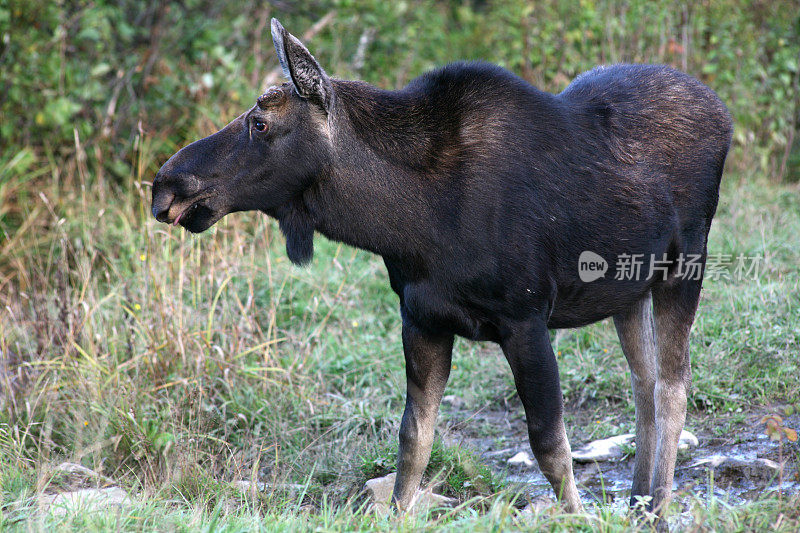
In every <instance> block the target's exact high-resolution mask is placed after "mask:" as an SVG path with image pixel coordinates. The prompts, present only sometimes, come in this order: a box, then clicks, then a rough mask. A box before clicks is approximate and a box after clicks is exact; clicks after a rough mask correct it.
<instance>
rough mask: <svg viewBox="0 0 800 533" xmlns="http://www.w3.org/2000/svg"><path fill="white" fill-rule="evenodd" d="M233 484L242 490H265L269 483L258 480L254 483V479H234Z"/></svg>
mask: <svg viewBox="0 0 800 533" xmlns="http://www.w3.org/2000/svg"><path fill="white" fill-rule="evenodd" d="M232 485H233V487H234V488H236V489H239V490H240V491H242V492H250V491H251V490H253V489H255V490H256V492H263V491H264V489H266V488H267V484H266V483H264V482H263V481H256V482H255V483H253V482H252V481H247V480H244V479H240V480H238V481H234V482H233V483H232Z"/></svg>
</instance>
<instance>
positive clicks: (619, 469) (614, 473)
mask: <svg viewBox="0 0 800 533" xmlns="http://www.w3.org/2000/svg"><path fill="white" fill-rule="evenodd" d="M518 403H519V402H518V401H517V405H515V404H514V402H513V401H510V402H508V403H507V404H506V405H505V406H503V407H502V408H499V409H493V410H492V409H483V410H479V411H477V412H476V411H475V410H470V409H465V408H464V407H463V405H461V402H460V401H459V400H458V399H457V398H454V397H447V398H445V402H444V403H443V408H442V414H443V417H442V418H443V419H444V420H445V421H446V422H445V424H446V425H447V426H448V430H446V431H445V439H446V440H449V441H450V442H455V443H459V444H461V445H462V446H463V445H466V446H468V447H470V448H471V449H472V450H474V451H475V452H476V453H477V454H478V455H479V456H480V457H481V458H482V459H483V460H484V461H485V462H486V464H487V465H489V466H490V467H491V468H492V470H493V471H494V473H495V474H497V475H498V476H501V477H502V478H505V479H506V480H507V481H508V482H509V483H510V484H512V485H519V488H520V489H521V490H522V491H523V492H524V493H525V494H527V495H528V497H529V498H530V500H531V501H532V502H539V503H545V502H547V501H553V493H552V490H551V489H550V486H549V485H548V483H547V481H546V480H545V478H544V476H543V475H542V473H541V472H540V471H539V468H538V466H536V464H535V461H534V464H533V465H532V466H525V465H510V464H509V462H508V459H509V458H511V457H513V456H514V455H516V454H517V453H518V452H520V451H524V452H527V453H528V454H530V448H529V446H528V437H527V430H526V427H525V419H524V414H523V410H522V407H521V405H518ZM565 410H566V412H567V425H568V426H569V427H568V433H569V434H570V443H571V446H572V449H573V450H575V449H577V448H578V447H580V446H583V445H584V444H587V443H588V442H590V441H591V440H594V439H593V438H589V437H588V436H589V434H590V431H589V429H591V424H592V423H593V422H592V421H593V420H594V419H595V418H596V417H597V409H596V408H595V409H593V408H592V406H591V405H586V404H584V405H582V406H581V407H576V406H569V405H567V406H566V408H565ZM781 412H783V411H782V407H780V406H776V407H775V408H774V409H770V410H767V409H754V410H753V411H752V412H747V413H743V415H744V416H742V413H739V414H737V416H736V421H737V422H731V420H729V419H726V418H724V417H711V416H709V417H705V418H700V417H697V416H692V415H690V416H689V418H688V419H687V427H688V428H692V429H693V431H692V433H694V434H695V436H697V438H698V441H699V445H698V446H697V447H696V448H692V449H689V450H683V451H681V452H679V456H678V463H677V466H676V470H675V483H674V486H673V487H674V489H675V490H676V491H677V492H676V498H675V499H676V501H678V502H681V501H684V502H686V501H688V500H689V499H690V498H691V497H700V498H705V497H707V495H708V494H709V493H710V492H709V491H710V489H711V488H712V487H713V493H714V494H715V495H716V496H717V497H718V498H721V499H722V500H723V501H725V502H728V503H730V504H731V505H736V504H741V503H743V502H745V501H751V500H754V499H757V498H759V497H760V496H762V495H764V494H765V493H768V492H775V491H777V490H778V488H779V486H780V487H781V488H782V491H783V493H784V494H796V493H798V492H800V474H799V473H798V458H799V457H800V446H798V443H790V442H788V441H787V440H786V439H784V440H783V442H782V444H780V443H778V442H775V441H772V440H770V438H769V437H768V436H767V434H766V433H765V426H764V424H763V423H760V420H761V418H762V417H763V416H764V415H765V414H773V413H781ZM620 418H621V419H627V418H630V421H629V422H630V423H631V424H629V427H630V426H632V422H633V416H632V415H628V414H626V413H623V414H621V415H620ZM783 421H784V426H785V427H789V428H794V429H798V428H800V415H799V414H794V415H792V416H784V417H783ZM487 427H492V428H496V429H498V431H493V432H492V435H491V436H487V434H486V432H485V428H487ZM715 428H724V429H717V430H716V431H715ZM621 433H622V432H621ZM720 434H721V435H720ZM607 436H611V435H607ZM633 462H634V461H633V454H630V455H626V456H624V457H623V458H621V459H619V460H614V461H603V462H599V463H592V464H580V463H577V462H575V463H574V469H575V478H576V481H577V484H578V489H579V491H580V493H581V497H582V499H583V501H584V502H585V503H588V502H592V501H596V502H605V503H608V504H611V505H612V506H623V505H627V504H628V500H629V498H630V485H631V479H632V471H633ZM780 464H783V468H782V469H781V468H777V466H778V465H780ZM781 470H782V471H781ZM773 495H774V494H773Z"/></svg>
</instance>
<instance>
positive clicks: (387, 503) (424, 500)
mask: <svg viewBox="0 0 800 533" xmlns="http://www.w3.org/2000/svg"><path fill="white" fill-rule="evenodd" d="M395 477H397V474H396V473H395V472H393V473H391V474H389V475H388V476H384V477H379V478H375V479H370V480H369V481H367V482H366V483H365V484H364V489H363V492H364V493H365V494H366V495H367V497H368V498H369V499H370V502H371V503H372V506H373V509H374V510H375V511H376V512H377V513H379V514H385V513H387V512H389V509H390V508H391V503H392V490H394V480H395ZM457 504H458V500H456V499H454V498H448V497H447V496H442V495H441V494H435V493H434V492H433V491H432V490H431V489H425V490H421V489H417V492H416V494H415V495H414V498H413V499H412V500H411V507H410V509H411V510H413V511H426V510H428V509H432V508H434V507H454V506H455V505H457Z"/></svg>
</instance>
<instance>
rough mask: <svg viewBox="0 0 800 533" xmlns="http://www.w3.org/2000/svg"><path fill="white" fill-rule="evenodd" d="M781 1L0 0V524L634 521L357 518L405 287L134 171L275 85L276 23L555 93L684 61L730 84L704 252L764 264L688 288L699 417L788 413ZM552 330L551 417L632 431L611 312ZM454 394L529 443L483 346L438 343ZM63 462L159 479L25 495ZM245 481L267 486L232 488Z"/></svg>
mask: <svg viewBox="0 0 800 533" xmlns="http://www.w3.org/2000/svg"><path fill="white" fill-rule="evenodd" d="M793 4H794V2H792V1H791V0H777V1H775V2H748V1H745V0H730V1H724V2H723V1H718V0H710V1H707V2H701V3H696V4H694V5H692V6H691V7H686V8H684V7H683V6H682V5H680V3H663V2H647V1H644V0H631V1H628V2H612V1H605V0H596V1H590V0H581V1H572V2H556V1H555V0H545V1H542V2H535V3H534V2H528V1H523V0H504V1H500V0H497V1H488V2H485V1H478V0H475V1H463V2H456V1H445V0H437V1H435V0H422V1H419V2H411V1H401V2H385V1H377V0H316V1H313V2H309V3H303V5H300V3H293V2H283V1H280V2H278V1H276V2H272V3H270V2H263V1H255V0H248V1H245V2H241V3H227V2H212V1H210V0H186V1H184V2H180V3H177V2H176V3H166V2H164V3H162V2H149V3H143V2H137V1H134V0H122V1H113V2H112V1H110V0H94V1H73V2H61V3H53V2H45V1H43V0H31V1H21V0H8V1H6V2H2V3H0V116H1V117H2V118H1V119H0V138H1V141H0V146H1V147H2V150H0V389H1V390H0V529H1V530H4V531H5V530H7V529H14V528H16V529H19V530H25V531H29V530H44V529H52V528H54V527H60V528H73V529H79V530H83V529H87V528H88V529H95V530H111V529H118V528H119V529H120V530H131V531H138V530H143V529H144V530H177V529H180V530H197V529H208V530H212V529H214V528H215V527H217V526H219V528H220V529H223V528H228V529H231V530H256V529H264V530H287V529H289V530H307V529H321V530H334V529H335V530H364V529H368V528H376V529H381V530H389V529H392V530H395V529H397V530H401V531H402V530H409V531H410V530H420V529H431V528H437V529H440V528H441V529H445V530H447V529H451V530H453V531H462V530H464V529H468V530H469V529H476V530H490V529H491V530H500V529H504V528H506V529H512V530H519V529H546V530H563V529H570V528H571V527H575V528H579V529H583V530H587V531H588V530H595V529H604V530H609V531H617V530H625V529H629V528H630V523H629V522H628V521H627V518H625V516H624V514H614V512H612V511H609V510H608V509H604V510H603V511H602V513H601V514H600V516H599V518H598V516H596V515H591V514H586V515H580V516H578V517H565V516H563V515H560V514H558V513H557V512H555V513H541V514H537V515H534V516H528V517H527V518H523V517H522V515H520V514H519V513H518V511H517V510H516V509H515V508H513V507H512V506H510V505H509V504H508V502H507V501H506V500H504V499H502V498H497V499H496V501H495V502H494V503H491V504H490V505H491V506H490V508H488V509H485V508H481V509H480V510H478V509H477V508H476V507H475V506H471V505H469V504H467V505H464V506H460V507H459V508H457V509H454V510H452V511H450V512H448V514H446V515H444V517H443V518H441V520H439V519H437V520H438V521H436V522H429V521H427V519H425V518H414V517H408V518H399V519H397V520H395V519H394V518H379V517H374V516H373V515H371V514H367V513H360V512H359V513H354V512H353V508H354V506H352V505H350V504H351V502H352V500H351V498H354V496H353V495H354V494H355V493H357V492H358V490H359V489H360V487H361V484H362V483H363V481H364V478H365V477H374V476H376V475H381V474H385V473H388V472H389V471H392V470H393V469H394V465H395V460H396V454H397V448H396V444H392V445H390V446H388V447H386V448H383V449H378V450H374V448H375V446H376V444H375V443H387V442H392V443H394V442H396V438H397V435H396V433H397V429H396V426H397V423H396V422H397V420H398V418H399V415H400V412H401V410H402V406H403V393H404V379H405V376H404V373H403V358H402V351H401V345H400V339H399V330H400V321H399V319H398V317H397V309H396V308H397V300H396V297H395V296H394V295H393V293H392V292H391V291H390V289H389V288H388V283H387V280H386V274H385V270H384V267H383V265H382V264H381V261H380V260H379V259H378V258H375V257H373V256H370V255H369V254H367V253H364V252H358V251H354V250H352V249H349V248H347V247H343V246H341V245H339V244H336V243H331V242H328V241H325V240H324V239H321V238H318V239H317V240H316V243H315V246H316V249H317V255H316V257H315V260H314V262H313V263H312V265H311V266H310V268H308V269H298V268H295V267H293V266H292V265H290V264H289V263H288V261H287V260H286V258H285V254H284V253H283V246H284V243H283V240H282V239H281V238H279V237H276V235H277V229H276V226H275V224H274V223H272V222H269V221H267V220H266V219H265V218H264V217H262V216H261V215H259V214H237V215H235V216H231V217H227V218H226V219H225V220H223V221H222V222H220V223H219V224H218V225H217V226H216V227H215V228H214V229H213V230H211V231H209V232H208V233H206V234H204V235H203V236H198V237H195V236H189V235H187V234H186V233H185V232H183V231H182V230H180V228H166V227H163V226H161V225H158V224H156V223H155V222H154V221H153V220H152V217H150V216H149V214H148V212H147V211H148V209H147V205H148V203H149V201H148V199H149V190H148V189H147V182H148V181H149V180H150V179H151V178H152V176H153V173H154V172H155V170H156V169H157V168H158V166H159V165H160V164H161V163H163V161H164V160H165V159H166V157H167V156H169V155H170V154H171V153H173V151H174V150H175V149H176V148H177V147H179V146H180V145H183V144H184V143H186V142H188V141H190V140H194V139H196V138H197V137H199V136H201V135H205V134H208V133H211V132H212V131H214V130H215V129H216V128H218V127H219V126H221V125H222V124H224V123H225V122H226V121H227V120H229V119H231V118H233V117H235V116H237V115H238V114H239V113H240V112H241V111H242V110H243V109H245V108H246V107H249V106H250V105H251V103H252V102H253V100H254V98H255V96H256V95H257V94H258V93H259V92H260V90H262V89H263V88H264V85H265V84H268V83H273V82H275V81H278V80H279V79H280V74H279V72H277V71H276V70H275V69H276V67H277V62H276V59H275V57H274V51H273V50H272V44H271V39H270V36H269V25H268V23H269V18H270V17H271V16H277V17H279V18H280V19H281V20H282V21H283V23H284V24H285V26H286V27H287V28H289V29H290V31H292V32H294V33H295V34H297V35H298V36H300V37H301V38H303V39H304V40H305V42H306V43H307V44H308V45H309V46H310V47H311V49H312V51H313V52H314V54H315V56H316V57H317V58H318V59H319V60H320V61H321V62H322V63H323V65H324V66H325V67H326V69H327V70H328V72H330V73H331V74H334V75H337V76H339V77H354V78H360V79H364V80H366V81H369V82H371V83H374V84H377V85H379V86H382V87H397V86H401V85H403V84H405V83H407V82H408V81H409V80H410V79H412V78H413V77H414V76H416V75H418V74H420V73H422V72H423V71H425V70H426V69H429V68H432V67H434V66H436V65H441V64H443V63H446V62H448V61H451V60H455V59H461V58H466V59H485V60H489V61H494V62H498V63H500V64H503V65H505V66H506V67H508V68H510V69H512V70H513V71H515V72H517V73H518V74H520V75H522V76H524V77H525V78H526V79H528V80H529V81H531V82H533V83H535V84H536V85H537V86H539V87H541V88H542V89H545V90H548V91H554V92H557V91H560V90H561V89H563V88H564V87H565V86H566V84H567V83H568V82H569V80H570V79H571V78H572V77H573V76H575V75H576V74H578V73H579V72H581V71H583V70H586V69H588V68H591V67H592V66H594V65H596V64H598V63H603V62H616V61H651V62H664V63H669V64H672V65H674V66H676V67H678V68H682V69H685V70H687V71H688V72H690V73H692V74H694V75H696V76H699V77H700V78H701V79H702V80H704V81H705V82H706V83H708V84H709V85H710V86H711V87H713V88H714V89H715V90H716V91H718V92H719V93H720V95H721V96H722V98H723V99H724V100H725V102H726V103H727V104H728V105H729V106H730V108H731V110H732V112H733V114H734V116H735V118H736V138H735V141H734V150H733V153H732V156H731V159H730V160H729V165H730V167H732V168H733V170H734V172H729V173H727V174H726V177H725V179H724V180H723V185H722V186H723V189H722V193H721V201H720V205H719V211H718V216H717V218H716V219H715V223H714V227H713V228H712V231H711V241H710V244H709V249H710V250H712V251H713V252H714V253H716V252H721V253H728V254H738V253H744V254H747V255H760V256H763V257H764V258H765V266H766V268H765V270H764V271H763V273H762V275H761V276H760V277H759V279H758V280H757V281H752V282H746V283H736V282H728V281H713V280H709V281H707V282H706V283H705V285H704V287H705V289H704V294H703V300H702V302H701V309H700V312H699V313H698V318H697V321H696V323H695V326H694V329H693V336H692V367H693V368H692V370H693V379H694V385H693V390H692V394H691V397H690V405H689V414H690V416H692V417H695V418H696V419H701V420H705V421H706V422H707V423H706V424H702V425H703V426H711V427H712V428H713V427H714V426H715V425H716V424H717V422H715V421H716V419H717V418H718V417H719V415H720V414H725V415H726V416H728V417H731V419H732V420H738V421H741V420H743V418H742V417H745V416H749V410H751V409H753V408H754V406H762V405H773V404H782V405H789V404H790V405H794V406H795V408H797V406H798V404H797V402H798V400H800V384H798V381H797V379H796V378H797V375H798V372H800V368H799V367H798V361H797V357H796V354H797V353H798V349H800V337H799V336H798V332H799V331H800V317H798V315H797V313H796V310H797V309H798V307H800V293H799V292H798V290H799V288H800V281H798V272H797V263H798V250H797V234H798V233H800V201H799V200H798V196H797V190H796V186H793V185H781V184H777V183H770V180H769V179H768V178H770V177H773V176H775V175H777V174H781V173H782V172H781V170H780V169H781V167H782V163H783V160H784V159H786V171H785V173H784V176H785V178H786V179H798V178H797V176H798V175H799V174H796V173H794V174H793V172H796V169H797V168H800V164H798V163H797V162H798V161H800V152H798V150H797V148H795V149H794V150H792V149H790V150H788V151H787V146H791V145H792V143H793V144H794V146H796V147H800V134H794V135H793V133H792V132H793V131H794V130H796V129H797V120H796V114H797V110H798V104H797V90H796V85H797V75H798V65H797V58H798V50H799V49H800V44H799V43H798V27H797V16H798V13H797V9H796V6H795V5H793ZM329 14H330V15H329ZM793 17H794V18H793ZM317 22H319V23H320V24H319V25H317V26H315V24H316V23H317ZM311 29H313V31H312V34H311V35H309V36H308V37H307V38H306V37H304V33H306V32H307V31H310V30H311ZM360 43H366V46H365V47H363V54H361V53H360V52H359V48H360V46H361V45H360ZM792 139H794V140H792ZM787 154H788V157H785V156H786V155H787ZM737 171H738V172H737ZM772 181H776V180H774V179H773V180H772ZM214 302H215V303H214ZM553 345H554V349H555V350H556V351H557V353H558V358H559V364H560V369H561V376H562V385H563V389H564V392H565V397H566V400H567V403H568V406H567V410H566V411H567V413H568V414H570V413H575V411H579V413H578V415H575V416H579V417H580V416H582V417H583V418H582V419H581V418H579V419H578V421H577V422H576V423H574V424H569V425H568V431H570V432H571V433H572V436H575V433H577V434H578V435H580V436H590V435H591V436H597V437H600V436H607V435H608V434H610V433H616V432H619V431H622V430H623V423H624V424H626V429H625V430H626V431H627V430H630V429H631V427H632V420H633V408H632V398H631V393H630V387H629V383H628V379H629V376H628V373H627V368H626V364H625V361H624V357H623V356H622V354H621V351H620V349H619V345H618V342H617V340H616V337H615V334H614V330H613V326H612V325H611V324H610V323H609V322H608V321H606V322H604V323H600V324H597V325H594V326H592V327H589V328H584V329H581V330H574V331H572V330H571V331H565V332H558V333H554V334H553ZM448 394H453V395H455V396H456V397H457V398H458V399H459V400H460V401H463V406H462V407H460V408H455V407H453V408H452V411H453V412H452V413H451V412H447V411H448V408H445V409H444V410H443V411H445V416H444V417H442V419H448V418H447V417H448V416H449V415H452V417H454V418H456V419H457V418H458V417H461V416H468V417H470V418H469V420H468V421H467V424H466V426H468V428H469V430H470V431H471V432H474V434H477V435H478V436H479V437H480V438H487V437H488V438H492V439H495V438H498V439H499V438H500V437H501V436H502V437H504V438H516V436H515V435H511V436H509V432H510V431H511V430H510V428H509V426H508V423H507V422H505V421H504V420H502V421H501V420H496V419H495V418H492V417H486V418H481V417H480V416H479V415H478V413H480V412H481V411H484V410H489V411H491V410H493V409H499V410H505V411H507V413H509V416H510V417H511V418H512V419H516V420H517V421H519V424H520V425H519V427H517V428H515V430H517V431H519V432H520V433H519V439H522V440H524V438H525V437H524V426H523V425H522V424H523V422H522V420H523V415H522V410H521V406H520V404H519V401H518V399H517V398H515V395H516V393H515V391H514V385H513V380H512V377H511V374H510V372H509V370H508V366H507V364H506V362H505V360H504V358H503V356H502V354H501V353H500V352H499V350H498V349H497V348H496V347H494V346H488V345H479V344H474V343H466V342H458V343H456V350H455V358H454V366H453V371H452V373H451V379H450V383H449V388H448ZM581 410H583V411H586V410H593V412H592V413H591V414H590V415H591V416H590V415H589V414H588V413H586V412H583V413H580V411H581ZM786 414H787V416H789V415H790V413H786ZM473 415H474V416H473ZM570 416H572V415H570ZM440 423H442V422H440ZM723 423H724V422H723ZM698 425H701V424H698ZM454 431H456V432H459V431H462V430H454ZM711 431H713V429H712V430H711ZM573 440H575V439H573ZM793 446H795V445H794V444H793ZM370 449H373V451H371V452H367V453H366V454H365V452H364V450H370ZM793 449H794V448H793ZM787 453H788V452H787ZM793 453H794V452H793ZM361 456H363V457H365V458H364V459H360V458H359V457H361ZM67 459H68V460H73V461H77V462H81V463H82V464H85V465H86V466H88V467H91V468H94V469H95V470H98V471H100V472H101V473H103V474H104V475H108V476H110V477H113V478H114V479H115V480H117V481H118V482H119V483H120V485H121V486H123V487H124V488H126V489H128V490H130V492H131V493H132V494H144V495H146V498H147V500H146V501H137V502H136V504H135V505H134V507H132V508H130V509H128V508H126V509H123V510H121V511H120V512H117V511H111V512H108V513H80V512H76V513H71V514H68V515H67V516H65V517H63V518H59V517H54V516H51V515H45V514H42V513H40V512H39V510H38V509H37V504H36V497H35V496H34V493H35V492H36V491H40V490H41V489H42V488H43V486H44V485H45V484H46V483H47V480H48V479H49V477H48V474H47V470H48V467H50V466H53V465H55V464H58V463H59V462H60V461H62V460H67ZM359 470H361V471H360V472H359ZM426 475H427V476H428V478H429V479H438V480H441V481H443V482H444V487H445V488H444V489H443V490H444V491H445V492H447V493H449V494H451V495H457V496H459V497H460V498H468V497H471V496H481V497H486V496H489V495H492V494H493V493H495V492H496V491H497V490H498V482H497V480H496V479H493V478H492V475H491V473H490V472H489V471H488V469H487V468H486V466H485V465H484V464H483V463H482V461H480V460H479V459H477V458H476V457H475V456H474V455H473V454H472V453H471V452H469V451H468V450H467V449H465V448H463V447H461V446H446V445H444V444H443V443H442V442H441V441H440V440H438V441H437V443H436V446H435V447H434V450H433V455H432V461H431V465H430V467H429V469H428V471H427V473H426ZM237 480H254V481H260V482H264V483H267V484H268V485H267V486H268V488H266V489H265V490H264V491H263V493H259V494H258V495H257V497H256V498H252V497H251V494H250V491H247V492H248V494H239V495H235V494H233V493H232V492H233V491H232V490H231V484H232V483H234V482H235V481H237ZM297 486H302V487H305V488H306V489H307V490H306V489H304V490H303V491H301V492H299V493H298V492H296V491H295V488H296V487H297ZM279 487H282V488H279ZM242 492H245V491H242ZM705 503H706V502H705V500H704V501H703V502H697V503H696V504H692V513H693V516H694V517H695V520H696V521H697V524H698V527H701V528H708V529H731V530H759V529H764V528H767V527H771V526H773V525H774V524H780V528H783V529H784V530H787V531H794V530H796V529H797V523H798V522H797V521H798V516H797V512H796V511H793V513H794V514H791V513H789V514H787V509H789V510H791V509H798V508H800V507H799V506H797V505H796V503H797V502H796V499H795V500H793V501H791V502H787V503H784V504H781V502H780V500H778V499H777V498H774V497H771V496H769V497H767V498H766V499H765V500H763V501H758V502H755V503H753V504H751V505H748V506H742V507H737V508H727V507H726V508H724V509H722V510H719V509H714V508H712V507H709V506H706V505H705ZM782 505H783V507H782ZM309 509H311V510H309ZM403 520H405V521H403ZM598 520H600V521H599V522H598ZM776 527H778V526H776Z"/></svg>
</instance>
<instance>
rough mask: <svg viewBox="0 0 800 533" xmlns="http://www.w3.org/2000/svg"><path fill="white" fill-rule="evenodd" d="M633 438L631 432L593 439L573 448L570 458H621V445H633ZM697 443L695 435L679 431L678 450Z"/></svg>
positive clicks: (595, 459)
mask: <svg viewBox="0 0 800 533" xmlns="http://www.w3.org/2000/svg"><path fill="white" fill-rule="evenodd" d="M635 438H636V436H635V435H634V434H633V433H625V434H624V435H617V436H616V437H609V438H607V439H600V440H595V441H592V442H590V443H589V444H587V445H586V446H583V447H581V448H578V449H577V450H574V451H573V452H572V459H574V460H575V461H577V462H579V463H591V462H595V461H597V462H600V461H612V460H614V459H621V458H622V457H623V456H624V455H625V453H624V451H623V450H622V446H633V445H635V442H634V439H635ZM698 444H700V442H699V441H698V440H697V437H695V436H694V435H692V434H691V433H689V432H688V431H686V430H684V431H681V436H680V440H679V441H678V449H679V450H688V449H690V448H695V447H697V446H698Z"/></svg>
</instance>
